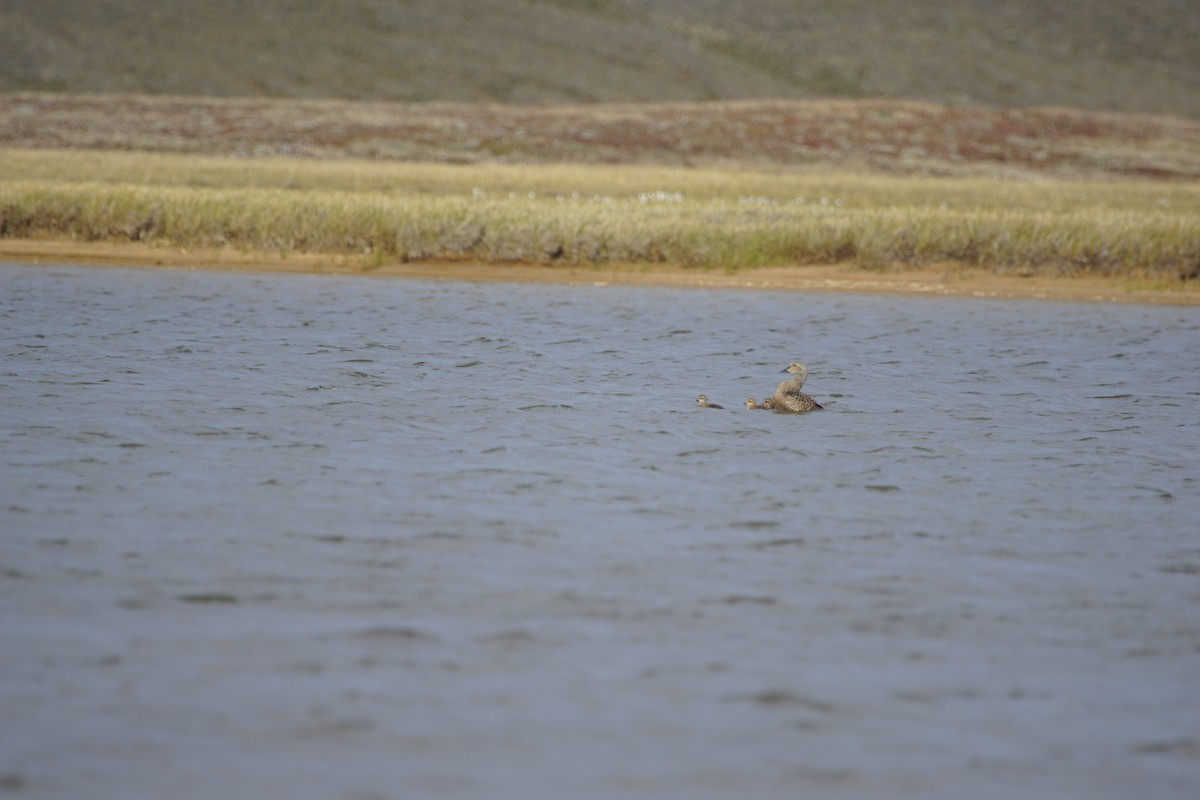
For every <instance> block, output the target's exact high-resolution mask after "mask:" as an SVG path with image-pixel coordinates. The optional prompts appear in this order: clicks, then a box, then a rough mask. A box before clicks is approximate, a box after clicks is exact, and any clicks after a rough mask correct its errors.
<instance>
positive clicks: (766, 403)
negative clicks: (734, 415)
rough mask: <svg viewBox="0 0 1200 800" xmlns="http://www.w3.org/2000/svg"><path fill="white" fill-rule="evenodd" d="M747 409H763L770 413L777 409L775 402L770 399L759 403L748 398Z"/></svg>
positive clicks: (765, 398) (767, 398) (766, 398)
mask: <svg viewBox="0 0 1200 800" xmlns="http://www.w3.org/2000/svg"><path fill="white" fill-rule="evenodd" d="M746 408H762V409H766V410H768V411H770V410H771V409H773V408H775V401H774V400H773V399H772V398H770V397H764V398H763V401H762V402H761V403H759V402H757V401H756V400H755V399H754V398H753V397H747V398H746Z"/></svg>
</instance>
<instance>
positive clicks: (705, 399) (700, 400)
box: [696, 395, 725, 409]
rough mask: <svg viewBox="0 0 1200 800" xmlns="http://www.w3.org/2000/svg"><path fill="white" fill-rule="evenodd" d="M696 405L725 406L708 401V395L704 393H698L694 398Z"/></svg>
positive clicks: (703, 406) (707, 406) (708, 406)
mask: <svg viewBox="0 0 1200 800" xmlns="http://www.w3.org/2000/svg"><path fill="white" fill-rule="evenodd" d="M696 405H698V406H700V407H701V408H722V409H723V408H725V406H719V405H717V404H716V403H710V402H708V397H707V396H705V395H700V396H699V397H697V398H696Z"/></svg>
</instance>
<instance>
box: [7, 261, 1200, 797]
mask: <svg viewBox="0 0 1200 800" xmlns="http://www.w3.org/2000/svg"><path fill="white" fill-rule="evenodd" d="M1198 353H1200V316H1198V315H1197V312H1196V310H1195V309H1189V308H1173V307H1153V306H1114V305H1092V304H1070V305H1068V304H1053V303H1045V302H1015V301H1007V302H990V301H977V300H954V299H945V298H938V299H907V298H895V297H877V296H850V295H835V294H829V295H804V294H779V293H774V294H772V293H760V292H750V291H706V290H667V289H661V290H660V289H633V288H616V287H591V286H587V287H575V286H527V285H505V284H495V285H472V284H455V283H434V282H418V281H400V280H377V279H369V278H350V279H343V278H315V277H299V276H254V275H249V276H247V275H234V274H222V273H204V272H199V273H194V272H173V271H136V270H114V269H103V270H99V269H74V268H64V267H30V266H23V265H3V266H0V409H2V410H3V411H2V413H3V418H2V419H0V534H2V536H0V638H2V640H3V641H4V642H5V644H4V645H3V654H2V655H0V706H2V707H3V708H4V709H5V711H4V716H5V718H6V719H7V720H8V722H7V723H6V724H5V725H4V726H3V731H2V732H0V781H3V782H4V786H5V787H6V788H14V789H16V790H17V791H19V792H21V793H24V794H25V795H27V796H30V797H69V796H70V797H75V796H82V794H81V793H85V794H87V795H88V796H91V797H151V796H156V797H162V796H174V797H182V798H189V797H197V798H199V797H213V796H228V797H261V796H293V797H346V798H375V797H380V798H383V797H435V796H436V797H522V798H542V797H545V798H558V797H585V796H586V797H621V796H639V797H663V798H667V797H679V798H685V797H686V798H694V797H733V796H742V797H786V796H833V797H840V796H844V797H861V796H864V795H866V796H871V795H874V796H880V795H883V794H886V795H888V796H902V797H965V796H972V797H1023V798H1024V797H1030V796H1056V797H1129V796H1134V795H1136V796H1139V797H1185V796H1193V795H1191V790H1194V789H1195V788H1196V787H1197V786H1200V722H1198V720H1200V624H1198V620H1200V534H1198V533H1197V530H1198V529H1200V498H1198V492H1197V489H1198V488H1200V486H1198V481H1200V458H1198V443H1200V414H1198V413H1197V412H1198V410H1200V409H1198V404H1200V370H1198V369H1197V367H1198V366H1200V361H1197V358H1198V355H1197V354H1198ZM795 358H800V359H804V360H805V361H807V362H808V365H809V367H810V371H811V372H810V377H809V380H808V384H807V386H806V391H809V392H810V393H811V394H813V395H814V396H815V397H816V398H817V399H818V400H819V401H821V402H822V403H823V404H824V405H825V410H824V411H821V412H816V413H812V414H808V415H800V416H791V415H779V414H773V413H770V412H764V411H748V410H745V409H744V407H743V405H742V403H743V401H744V400H745V398H746V397H748V396H751V395H754V396H756V397H759V398H762V397H764V396H766V395H769V394H770V393H771V392H772V391H773V389H774V386H775V384H776V383H777V382H778V381H779V380H781V379H782V378H784V377H787V376H782V375H779V374H778V373H779V371H780V370H781V369H782V368H783V367H785V366H786V365H787V364H788V363H789V362H790V361H791V360H792V359H795ZM701 392H704V393H705V394H707V395H708V396H709V397H710V398H712V399H713V400H714V401H715V402H719V403H723V404H724V405H725V406H726V409H725V410H723V411H722V410H712V409H702V408H698V407H696V405H695V397H696V395H698V394H699V393H701ZM13 720H19V723H18V724H13Z"/></svg>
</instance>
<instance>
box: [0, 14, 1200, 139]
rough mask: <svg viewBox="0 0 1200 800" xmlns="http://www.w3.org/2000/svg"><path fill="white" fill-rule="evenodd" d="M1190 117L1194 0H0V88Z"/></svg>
mask: <svg viewBox="0 0 1200 800" xmlns="http://www.w3.org/2000/svg"><path fill="white" fill-rule="evenodd" d="M26 90H33V91H51V92H88V93H91V92H132V93H149V94H183V95H209V96H217V97H264V96H269V97H292V98H347V99H370V100H399V101H433V100H445V101H465V102H501V103H564V102H566V103H581V102H582V103H587V102H613V101H678V100H729V99H743V98H761V97H774V98H814V97H848V98H865V97H881V98H907V99H920V100H931V101H935V102H941V103H955V104H985V105H995V106H1028V105H1065V106H1075V107H1079V108H1087V109H1109V110H1116V111H1126V112H1140V113H1147V112H1148V113H1159V114H1173V115H1179V116H1186V117H1193V118H1195V117H1200V3H1197V2H1196V0H1107V1H1106V0H1054V2H1047V1H1046V0H1006V2H1004V3H992V2H987V1H986V0H915V1H914V2H907V3H901V2H891V0H840V1H839V2H829V0H821V1H818V0H791V1H790V2H785V1H784V0H734V1H732V2H731V1H730V0H339V1H337V2H333V1H331V0H325V1H324V2H322V0H4V2H3V3H0V91H26Z"/></svg>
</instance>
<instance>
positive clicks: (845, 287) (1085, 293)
mask: <svg viewBox="0 0 1200 800" xmlns="http://www.w3.org/2000/svg"><path fill="white" fill-rule="evenodd" d="M0 261H4V262H13V263H17V262H23V263H28V264H34V265H38V264H53V265H66V264H73V265H80V266H100V267H118V266H122V267H141V268H148V269H152V268H165V269H189V270H214V271H225V272H246V273H254V272H263V273H290V274H306V275H359V276H364V277H384V278H419V279H424V280H447V281H465V282H475V283H480V282H507V283H542V284H562V285H577V286H610V285H612V286H648V287H651V286H654V287H675V288H702V289H755V290H774V291H793V292H852V293H867V294H890V295H906V296H934V297H980V298H995V299H1013V300H1054V301H1069V302H1107V303H1142V304H1148V305H1181V306H1196V305H1200V285H1197V284H1195V283H1182V282H1181V283H1177V284H1175V285H1173V286H1164V285H1163V283H1164V282H1163V281H1161V280H1159V281H1150V280H1145V279H1142V280H1139V279H1137V278H1130V277H1097V276H1083V277H1061V278H1058V277H1047V276H1042V275H1036V276H1030V277H1023V276H1020V275H997V274H994V273H991V272H988V271H986V270H983V269H978V268H972V267H968V266H965V265H961V264H943V265H935V266H931V267H925V268H919V269H913V268H906V269H903V270H898V271H891V272H884V271H871V270H863V269H861V268H858V267H854V266H852V265H847V264H823V265H822V264H818V265H808V266H780V267H756V268H747V269H745V270H740V271H732V272H731V271H726V270H719V269H712V270H701V269H695V268H687V267H680V266H672V265H669V264H607V265H603V266H583V265H572V264H566V265H550V264H535V263H512V264H508V263H506V264H489V263H484V262H479V261H470V260H464V261H450V260H444V261H415V262H408V263H400V262H383V263H379V262H377V261H376V260H374V259H372V258H371V257H369V256H358V255H347V254H336V253H290V254H286V255H284V254H277V253H265V252H259V251H237V250H228V249H220V248H213V249H187V248H179V247H173V246H167V245H150V244H141V243H135V242H103V241H97V242H78V241H70V240H61V239H3V240H0Z"/></svg>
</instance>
